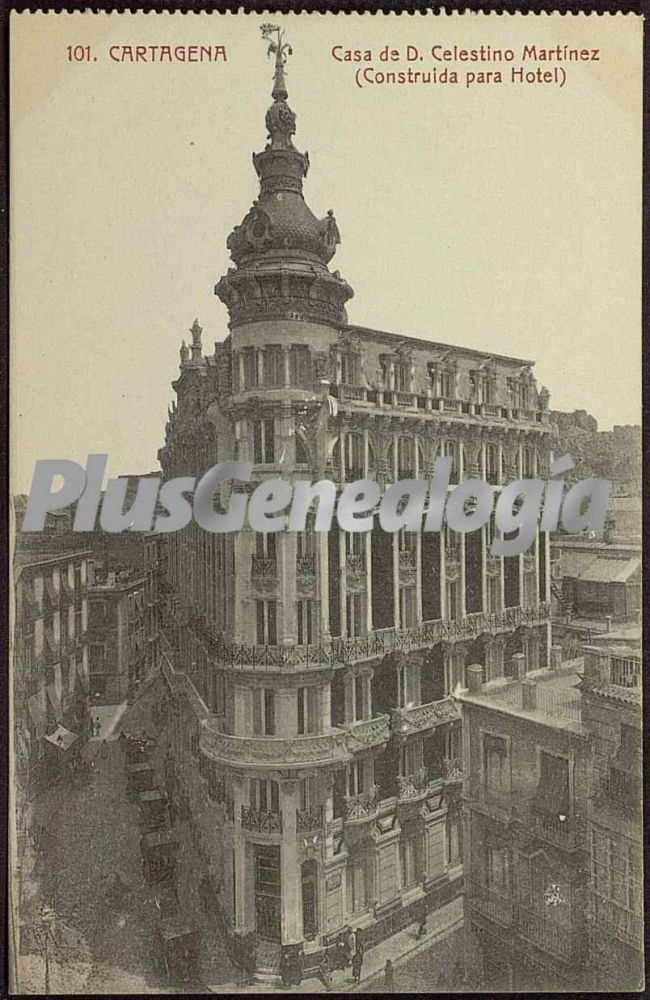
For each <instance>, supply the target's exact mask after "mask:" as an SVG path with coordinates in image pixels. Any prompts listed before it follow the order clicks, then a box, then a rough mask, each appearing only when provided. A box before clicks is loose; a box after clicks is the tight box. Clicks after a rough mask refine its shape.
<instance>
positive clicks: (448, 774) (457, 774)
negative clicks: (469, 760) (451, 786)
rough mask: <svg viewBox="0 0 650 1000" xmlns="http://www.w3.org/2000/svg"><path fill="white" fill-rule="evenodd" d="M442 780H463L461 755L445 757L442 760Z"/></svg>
mask: <svg viewBox="0 0 650 1000" xmlns="http://www.w3.org/2000/svg"><path fill="white" fill-rule="evenodd" d="M442 777H443V781H445V782H452V781H462V780H463V759H462V757H445V759H444V762H443V772H442Z"/></svg>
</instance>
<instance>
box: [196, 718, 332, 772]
mask: <svg viewBox="0 0 650 1000" xmlns="http://www.w3.org/2000/svg"><path fill="white" fill-rule="evenodd" d="M218 725H219V723H218V722H217V720H216V719H215V718H213V717H210V718H208V719H206V721H205V723H204V725H203V726H202V727H201V736H200V739H201V750H202V751H203V753H205V754H206V755H207V756H208V757H211V758H212V760H216V761H219V762H221V763H226V764H233V765H236V764H242V765H251V766H253V765H255V766H257V767H299V766H301V765H303V764H304V765H305V766H307V765H312V766H320V765H325V764H332V763H338V762H345V761H347V760H348V759H349V756H350V754H349V751H348V748H347V745H346V734H345V733H344V732H343V731H342V730H336V731H334V732H331V733H323V734H317V735H308V736H294V737H292V738H291V739H285V738H284V737H279V736H232V735H230V734H227V733H222V732H219V729H218Z"/></svg>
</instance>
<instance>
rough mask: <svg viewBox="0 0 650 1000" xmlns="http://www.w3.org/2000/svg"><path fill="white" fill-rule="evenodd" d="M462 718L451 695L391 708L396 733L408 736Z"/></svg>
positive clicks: (392, 725)
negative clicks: (408, 705)
mask: <svg viewBox="0 0 650 1000" xmlns="http://www.w3.org/2000/svg"><path fill="white" fill-rule="evenodd" d="M459 718H460V713H459V711H458V706H457V705H456V702H455V701H454V700H453V698H451V697H446V698H441V699H440V700H439V701H431V702H429V703H428V704H427V705H414V706H413V707H412V708H394V709H392V710H391V728H392V730H393V733H395V735H399V736H408V735H409V734H410V733H419V732H422V731H423V730H425V729H435V728H436V726H442V725H444V724H445V723H447V722H455V721H456V719H459Z"/></svg>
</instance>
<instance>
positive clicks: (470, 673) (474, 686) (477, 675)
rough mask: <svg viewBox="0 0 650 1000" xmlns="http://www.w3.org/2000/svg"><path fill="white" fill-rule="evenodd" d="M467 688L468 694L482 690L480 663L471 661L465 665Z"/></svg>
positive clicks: (478, 692) (481, 668)
mask: <svg viewBox="0 0 650 1000" xmlns="http://www.w3.org/2000/svg"><path fill="white" fill-rule="evenodd" d="M466 673H467V690H468V691H469V693H470V694H480V693H481V691H482V690H483V667H482V665H481V664H480V663H471V664H470V665H469V666H468V667H467V671H466Z"/></svg>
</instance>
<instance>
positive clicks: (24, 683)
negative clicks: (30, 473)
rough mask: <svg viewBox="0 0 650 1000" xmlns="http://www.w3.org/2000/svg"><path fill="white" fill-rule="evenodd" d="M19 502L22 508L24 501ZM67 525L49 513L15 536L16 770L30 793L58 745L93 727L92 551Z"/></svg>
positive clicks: (52, 761)
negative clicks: (36, 527)
mask: <svg viewBox="0 0 650 1000" xmlns="http://www.w3.org/2000/svg"><path fill="white" fill-rule="evenodd" d="M16 508H17V511H16V512H17V513H18V514H19V515H20V516H22V508H23V504H22V503H21V502H19V503H17V504H16ZM59 528H61V530H59ZM65 528H66V525H65V523H64V522H63V521H61V520H60V519H59V518H57V517H56V516H48V520H47V524H46V530H45V532H43V533H42V534H38V535H29V536H23V537H22V538H20V539H18V540H17V548H16V553H15V557H14V627H13V655H12V694H13V701H12V709H13V718H14V727H13V732H14V751H15V757H14V763H15V772H14V773H15V778H16V781H17V783H18V785H19V787H20V788H21V789H22V791H23V792H24V793H25V794H33V793H34V792H36V791H37V790H38V789H39V788H40V787H41V786H42V783H43V780H44V779H45V778H46V777H47V771H48V765H49V764H52V765H56V763H57V761H56V757H57V752H56V751H57V750H58V748H60V749H61V750H65V749H67V743H68V741H70V740H71V739H72V737H74V738H75V739H74V743H75V745H77V746H80V745H81V744H82V743H83V741H84V739H85V738H87V736H88V732H89V729H88V727H89V713H88V700H89V668H88V649H87V639H86V630H87V626H88V564H89V559H90V555H91V553H90V552H89V551H87V550H86V549H84V547H83V546H82V545H80V544H79V540H78V539H77V538H75V537H74V536H73V535H71V534H70V533H67V532H66V531H65ZM65 730H67V735H65V738H62V740H60V741H59V740H58V736H59V735H61V734H62V731H65ZM50 737H52V738H54V740H55V742H54V743H50V742H48V739H49V738H50Z"/></svg>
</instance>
